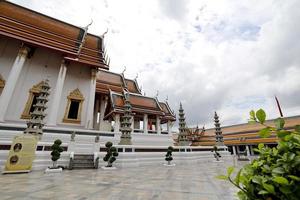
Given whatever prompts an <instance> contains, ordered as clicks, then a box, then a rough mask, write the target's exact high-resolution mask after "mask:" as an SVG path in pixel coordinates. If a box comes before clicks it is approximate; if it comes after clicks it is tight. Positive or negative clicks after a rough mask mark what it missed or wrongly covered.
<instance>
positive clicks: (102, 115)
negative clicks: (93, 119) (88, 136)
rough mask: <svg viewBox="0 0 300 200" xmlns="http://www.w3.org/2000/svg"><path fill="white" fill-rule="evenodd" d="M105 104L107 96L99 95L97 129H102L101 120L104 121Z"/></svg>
mask: <svg viewBox="0 0 300 200" xmlns="http://www.w3.org/2000/svg"><path fill="white" fill-rule="evenodd" d="M106 105H107V97H101V101H100V119H99V123H100V124H99V130H100V131H101V130H103V129H102V127H103V121H104V112H105V109H106Z"/></svg>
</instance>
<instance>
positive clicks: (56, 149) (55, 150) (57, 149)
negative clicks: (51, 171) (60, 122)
mask: <svg viewBox="0 0 300 200" xmlns="http://www.w3.org/2000/svg"><path fill="white" fill-rule="evenodd" d="M61 143H62V142H61V140H59V139H57V140H55V141H54V144H53V145H52V146H51V150H52V152H51V156H52V157H51V160H52V161H53V166H52V168H58V167H57V166H56V164H57V160H58V159H59V158H60V153H61V152H63V148H62V147H61V146H60V145H61Z"/></svg>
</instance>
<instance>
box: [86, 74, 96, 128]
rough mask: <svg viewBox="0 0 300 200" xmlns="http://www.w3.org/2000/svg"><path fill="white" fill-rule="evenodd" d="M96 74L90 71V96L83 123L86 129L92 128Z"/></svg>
mask: <svg viewBox="0 0 300 200" xmlns="http://www.w3.org/2000/svg"><path fill="white" fill-rule="evenodd" d="M96 73H97V71H96V69H91V81H90V94H89V101H88V105H87V116H86V121H85V127H86V128H88V129H92V128H93V116H94V104H95V93H96Z"/></svg>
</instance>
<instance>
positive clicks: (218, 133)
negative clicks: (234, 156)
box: [214, 112, 224, 146]
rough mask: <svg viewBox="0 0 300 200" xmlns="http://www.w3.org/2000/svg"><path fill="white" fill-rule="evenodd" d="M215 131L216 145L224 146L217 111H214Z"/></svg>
mask: <svg viewBox="0 0 300 200" xmlns="http://www.w3.org/2000/svg"><path fill="white" fill-rule="evenodd" d="M214 119H215V127H216V128H215V129H216V130H215V133H216V145H217V146H224V140H223V135H222V130H221V124H220V122H219V116H218V115H217V112H215V116H214Z"/></svg>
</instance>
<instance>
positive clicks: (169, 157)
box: [165, 146, 173, 163]
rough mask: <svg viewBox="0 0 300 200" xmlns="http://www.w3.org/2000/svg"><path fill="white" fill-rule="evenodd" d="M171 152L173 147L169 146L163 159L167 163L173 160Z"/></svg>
mask: <svg viewBox="0 0 300 200" xmlns="http://www.w3.org/2000/svg"><path fill="white" fill-rule="evenodd" d="M172 152H173V147H172V146H169V147H168V151H167V154H166V158H165V160H166V161H168V163H170V162H171V161H172V160H173V157H172Z"/></svg>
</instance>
